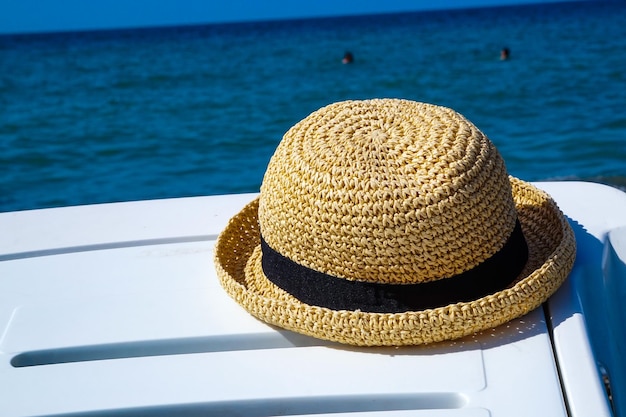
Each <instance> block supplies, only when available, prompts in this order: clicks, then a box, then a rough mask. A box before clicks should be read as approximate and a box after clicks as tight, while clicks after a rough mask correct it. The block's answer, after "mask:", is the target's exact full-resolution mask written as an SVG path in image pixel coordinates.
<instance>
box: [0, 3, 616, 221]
mask: <svg viewBox="0 0 626 417" xmlns="http://www.w3.org/2000/svg"><path fill="white" fill-rule="evenodd" d="M505 46H506V47H508V48H509V49H510V51H511V57H510V59H509V60H506V61H501V60H500V59H499V53H500V50H501V48H503V47H505ZM346 50H350V51H351V52H352V53H353V54H354V57H355V61H354V63H353V64H351V65H342V64H341V58H342V56H343V54H344V51H346ZM624 51H626V3H624V2H620V1H618V2H605V1H591V2H576V3H558V4H539V5H528V6H515V7H501V8H484V9H472V10H444V11H436V12H420V13H403V14H391V15H377V16H360V17H341V18H325V19H310V20H297V21H295V20H294V21H276V22H254V23H241V24H221V25H206V26H190V27H173V28H172V27H170V28H157V29H155V28H152V29H138V30H123V31H99V32H80V33H56V34H36V35H12V36H0V109H1V111H0V211H12V210H21V209H32V208H42V207H54V206H64V205H77V204H89V203H99V202H110V201H125V200H138V199H151V198H164V197H178V196H193V195H210V194H223V193H237V192H250V191H258V189H259V186H260V184H261V181H262V177H263V173H264V171H265V167H266V165H267V162H268V160H269V158H270V157H271V155H272V153H273V151H274V149H275V147H276V145H277V144H278V142H279V141H280V139H281V137H282V135H283V134H284V132H286V131H287V129H289V127H290V126H292V125H293V124H295V123H296V122H297V121H299V120H300V119H302V118H304V117H305V116H306V115H308V114H309V113H311V112H312V111H314V110H316V109H318V108H319V107H322V106H324V105H326V104H329V103H332V102H335V101H339V100H346V99H361V98H373V97H401V98H407V99H413V100H418V101H425V102H430V103H435V104H440V105H444V106H448V107H451V108H453V109H455V110H457V111H459V112H460V113H462V114H464V115H465V116H466V117H467V118H469V119H470V120H472V121H473V122H474V123H475V124H476V125H477V126H478V127H479V128H480V129H481V130H483V131H484V132H485V133H486V134H487V135H488V136H489V137H490V138H491V140H492V141H493V142H494V143H495V144H496V146H497V147H498V148H499V150H500V152H501V153H502V155H503V156H504V159H505V161H506V163H507V168H508V170H509V172H510V173H511V174H513V175H515V176H518V177H520V178H523V179H525V180H531V181H535V180H545V179H585V180H594V181H601V182H608V183H611V184H614V185H618V186H622V187H623V186H626V53H624Z"/></svg>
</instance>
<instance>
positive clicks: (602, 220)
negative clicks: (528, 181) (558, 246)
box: [537, 182, 626, 417]
mask: <svg viewBox="0 0 626 417" xmlns="http://www.w3.org/2000/svg"><path fill="white" fill-rule="evenodd" d="M537 185H539V186H540V187H541V188H543V189H545V190H546V191H547V192H548V193H550V194H551V195H552V196H553V197H554V199H555V200H556V201H557V203H558V204H559V206H560V207H561V209H562V210H563V211H564V212H565V214H566V215H567V216H568V218H569V220H570V223H571V224H572V227H573V228H574V232H575V234H576V244H577V256H576V262H575V264H574V270H573V271H572V273H571V274H570V277H569V279H568V280H567V282H566V283H565V284H564V285H563V286H562V287H561V288H560V289H559V291H558V292H557V293H556V294H555V295H554V296H553V297H552V298H551V299H550V302H549V310H550V316H551V317H550V319H551V323H552V326H554V330H553V337H554V345H555V352H556V355H557V357H558V361H559V368H560V372H561V377H562V383H563V386H564V390H565V393H566V397H567V402H568V406H569V411H570V414H571V415H572V416H573V417H585V416H611V415H613V414H612V409H611V405H610V404H609V401H608V397H607V392H606V389H605V386H604V383H603V380H602V375H601V374H600V371H599V362H601V360H600V358H601V357H602V355H603V354H606V351H607V349H609V350H610V349H612V348H611V346H612V345H614V344H616V343H619V344H620V345H622V346H623V344H624V342H625V340H624V339H623V338H622V339H621V341H618V340H616V339H615V338H614V337H612V335H611V334H610V333H611V331H610V326H611V325H607V324H608V317H609V316H608V315H609V312H608V311H607V305H608V304H607V300H608V298H609V297H611V296H614V295H615V294H614V293H613V291H612V290H611V289H610V288H607V287H606V286H605V283H604V273H603V267H604V265H605V263H604V262H605V259H603V252H604V247H605V245H606V244H607V237H608V234H609V232H610V231H611V230H613V229H616V228H619V227H621V226H624V225H626V194H625V193H623V192H621V191H619V190H617V189H615V188H611V187H608V186H603V185H598V184H591V183H581V182H563V183H541V184H537ZM622 303H623V300H622ZM620 314H621V315H622V317H624V310H623V307H622V312H621V313H620ZM594 355H595V356H594ZM611 371H613V372H614V374H615V375H617V374H620V375H621V378H622V379H623V378H624V376H626V370H625V369H624V368H621V369H620V368H616V369H612V370H611ZM613 394H614V396H617V395H620V396H621V397H622V398H624V395H626V392H614V393H613ZM622 401H624V400H622ZM620 416H621V417H624V416H626V414H624V412H622V414H620Z"/></svg>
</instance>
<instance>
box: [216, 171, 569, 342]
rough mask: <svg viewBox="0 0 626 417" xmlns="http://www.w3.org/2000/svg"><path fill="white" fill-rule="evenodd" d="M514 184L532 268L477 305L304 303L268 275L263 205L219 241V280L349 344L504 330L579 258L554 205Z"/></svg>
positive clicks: (297, 326) (263, 310)
mask: <svg viewBox="0 0 626 417" xmlns="http://www.w3.org/2000/svg"><path fill="white" fill-rule="evenodd" d="M509 178H510V182H511V187H512V190H513V199H514V201H515V206H516V209H517V213H518V218H519V220H520V223H521V225H522V230H523V233H524V236H525V238H526V242H527V244H528V249H529V256H528V262H527V263H526V266H525V267H524V270H523V271H522V272H521V274H520V275H519V277H518V278H517V279H516V280H515V281H514V282H513V283H512V284H511V285H510V286H509V287H508V288H506V289H504V290H501V291H498V292H496V293H494V294H489V295H485V296H484V297H482V298H479V299H477V300H474V301H469V302H460V303H455V304H450V305H447V306H442V307H437V308H433V309H428V310H421V311H407V312H402V313H367V312H361V311H358V310H357V311H347V310H340V311H335V310H331V309H328V308H324V307H318V306H312V305H308V304H305V303H303V302H301V301H299V300H298V299H296V298H294V297H293V296H291V295H290V294H288V293H287V292H285V291H284V290H282V289H280V288H278V287H277V286H276V285H274V284H273V283H272V282H270V281H269V280H268V279H267V278H266V277H265V275H264V274H263V270H262V268H261V249H260V234H259V225H258V220H257V212H258V203H259V200H258V198H257V199H255V200H254V201H252V202H251V203H249V204H248V205H247V206H245V207H244V208H243V209H242V210H241V211H240V212H239V213H238V214H237V215H235V216H234V217H233V218H232V219H231V220H230V221H229V223H228V225H227V226H226V228H225V230H224V231H223V232H222V233H221V234H220V236H219V237H218V239H217V243H216V247H215V265H216V269H217V275H218V277H219V279H220V282H221V284H222V286H223V287H224V289H225V290H226V292H227V293H228V294H229V295H230V296H231V297H232V298H233V299H234V300H235V301H236V302H237V303H239V304H240V305H242V306H243V307H244V308H245V309H246V310H247V311H248V312H249V313H251V314H252V315H254V316H256V317H257V318H259V319H261V320H263V321H265V322H267V323H269V324H273V325H276V326H279V327H282V328H285V329H289V330H292V331H295V332H298V333H302V334H306V335H309V336H313V337H316V338H319V339H325V340H331V341H336V342H340V343H345V344H350V345H357V346H401V345H419V344H425V343H432V342H439V341H443V340H452V339H457V338H460V337H464V336H467V335H470V334H474V333H476V332H479V331H482V330H486V329H489V328H493V327H497V326H499V325H501V324H503V323H506V322H508V321H510V320H512V319H514V318H517V317H520V316H522V315H524V314H526V313H528V312H529V311H531V310H533V309H535V308H537V307H538V306H539V305H541V304H542V303H543V302H544V301H546V300H547V299H548V298H549V297H550V296H551V295H552V294H553V293H554V292H555V291H556V290H557V289H558V288H559V286H560V285H561V284H562V283H563V281H564V280H565V279H566V278H567V276H568V274H569V272H570V270H571V268H572V265H573V263H574V259H575V256H576V241H575V238H574V232H573V231H572V228H571V227H570V225H569V223H568V221H567V219H566V218H565V216H564V215H563V213H562V212H561V211H560V209H559V208H558V206H557V205H556V203H555V202H554V200H552V198H551V197H550V196H549V195H548V194H546V193H545V192H543V191H541V190H539V189H538V188H536V187H534V186H533V185H531V184H529V183H527V182H524V181H521V180H519V179H517V178H514V177H509Z"/></svg>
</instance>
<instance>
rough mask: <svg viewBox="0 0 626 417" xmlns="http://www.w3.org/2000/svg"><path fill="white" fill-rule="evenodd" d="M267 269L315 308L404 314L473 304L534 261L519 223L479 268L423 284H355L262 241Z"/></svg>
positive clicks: (276, 280)
mask: <svg viewBox="0 0 626 417" xmlns="http://www.w3.org/2000/svg"><path fill="white" fill-rule="evenodd" d="M261 251H262V261H261V264H262V268H263V272H264V274H265V276H266V277H267V278H268V279H269V280H270V281H271V282H273V283H274V284H276V285H277V286H278V287H280V288H282V289H283V290H285V291H287V292H288V293H289V294H291V295H292V296H294V297H295V298H297V299H298V300H300V301H302V302H303V303H306V304H309V305H315V306H320V307H327V308H330V309H332V310H361V311H364V312H370V313H401V312H405V311H419V310H424V309H428V308H436V307H441V306H445V305H448V304H453V303H458V302H463V301H471V300H476V299H478V298H481V297H483V296H485V295H488V294H493V293H495V292H497V291H500V290H502V289H504V288H506V287H507V286H509V285H510V284H511V283H512V282H513V280H515V278H516V277H517V276H518V275H519V273H520V272H521V271H522V269H523V268H524V266H525V265H526V261H527V259H528V246H527V244H526V240H525V239H524V235H523V233H522V228H521V225H520V223H519V220H518V221H517V223H516V225H515V228H514V229H513V232H512V233H511V236H510V237H509V239H508V240H507V242H506V244H505V245H504V246H503V247H502V249H500V251H498V252H497V253H496V254H495V255H493V256H492V257H491V258H489V259H487V260H486V261H484V262H482V263H481V264H479V265H478V266H476V267H475V268H473V269H471V270H469V271H465V272H463V273H461V274H458V275H455V276H453V277H451V278H446V279H441V280H438V281H431V282H426V283H418V284H381V283H373V282H364V281H350V280H347V279H343V278H338V277H334V276H332V275H328V274H324V273H321V272H318V271H315V270H313V269H310V268H307V267H305V266H302V265H300V264H297V263H296V262H294V261H292V260H291V259H289V258H287V257H285V256H283V255H281V254H280V253H278V252H277V251H275V250H274V249H272V248H271V247H270V246H269V245H268V244H267V242H265V239H263V237H262V236H261Z"/></svg>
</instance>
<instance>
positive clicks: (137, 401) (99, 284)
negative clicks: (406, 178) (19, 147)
mask: <svg viewBox="0 0 626 417" xmlns="http://www.w3.org/2000/svg"><path fill="white" fill-rule="evenodd" d="M576 184H578V185H576ZM541 186H542V187H544V188H546V189H549V191H550V192H551V193H553V194H554V196H555V198H557V201H558V202H559V204H560V205H561V207H562V209H564V211H565V212H566V213H568V215H569V212H570V210H572V213H574V214H573V216H576V218H577V219H578V220H577V221H579V222H580V223H581V224H586V223H589V224H590V226H589V227H590V228H591V229H593V228H599V229H601V230H607V227H608V225H609V224H613V223H615V222H616V220H615V221H613V223H611V220H610V219H603V220H602V222H607V223H606V224H602V225H600V226H598V225H596V223H598V222H599V220H597V219H595V212H597V210H598V208H599V207H601V205H602V204H604V203H603V202H602V200H603V199H605V197H606V196H607V195H608V194H607V190H606V189H605V187H602V186H596V185H584V184H583V185H581V184H580V183H571V184H566V185H561V184H560V183H559V184H557V183H554V184H541ZM580 187H589V190H590V192H592V194H593V193H595V194H594V196H595V205H593V204H591V205H592V207H591V209H590V210H583V211H582V212H581V213H578V211H579V209H578V206H579V204H580V203H581V200H585V202H587V201H588V200H591V199H589V198H587V197H586V196H583V195H581V193H579V192H578V191H577V190H579V189H580ZM252 198H254V196H253V195H237V196H219V197H201V198H186V199H175V200H160V201H149V202H135V203H118V204H106V205H95V206H85V207H71V208H64V209H51V210H35V211H27V212H16V213H4V214H0V393H2V394H1V395H0V416H6V417H10V416H43V415H69V414H70V413H78V415H80V414H81V413H87V412H91V413H93V414H89V415H92V416H93V415H96V416H97V415H109V414H110V413H115V415H118V416H137V415H145V414H146V413H149V414H150V415H163V416H164V415H229V414H235V413H237V415H243V416H270V415H320V414H322V415H323V414H332V415H333V416H351V417H354V416H368V417H378V416H382V415H385V416H396V417H400V416H408V415H411V416H426V415H428V416H458V417H479V416H480V417H483V416H484V417H487V416H492V417H497V416H530V415H541V416H564V415H566V406H565V402H564V399H563V396H562V388H561V384H560V381H559V376H558V373H557V371H556V361H555V359H554V356H553V350H552V345H551V340H550V335H549V332H548V327H547V325H546V320H545V316H544V312H543V310H542V309H537V310H535V311H533V312H531V313H530V314H528V315H526V316H524V317H522V318H520V319H518V320H514V321H512V322H510V323H508V324H506V325H504V326H501V327H500V328H497V329H493V330H490V331H487V332H483V333H482V334H479V335H475V336H472V337H468V338H465V339H462V340H459V341H456V342H449V343H440V344H435V345H432V346H425V347H412V348H398V349H395V348H373V349H372V348H353V347H347V346H342V345H338V344H333V343H328V342H323V341H319V340H316V339H313V338H309V337H306V336H301V335H297V334H294V333H292V332H289V331H285V330H280V329H276V328H273V327H271V326H268V325H266V324H264V323H262V322H260V321H258V320H256V319H254V318H253V317H251V316H250V315H249V314H247V313H246V312H245V311H244V310H243V309H242V308H241V307H240V306H239V305H237V304H236V303H235V302H234V301H232V300H231V299H230V298H229V297H228V296H227V295H226V294H225V293H224V291H223V290H222V289H221V287H220V286H219V283H218V281H217V278H216V275H215V270H214V266H213V264H212V259H213V253H212V251H213V245H214V241H215V238H216V236H217V234H218V233H219V232H220V231H221V230H222V229H223V228H224V226H225V224H226V222H227V220H228V219H229V218H230V217H231V216H232V215H233V214H235V213H236V212H237V211H238V210H239V209H240V208H241V207H242V206H243V205H244V204H246V203H247V202H248V201H250V200H252ZM561 200H562V201H563V202H564V203H563V204H562V203H561ZM616 210H618V208H616ZM594 211H595V212H594ZM623 212H626V210H625V211H623ZM607 215H608V214H607ZM613 216H617V215H616V214H613ZM594 261H598V262H599V260H598V259H595V260H594V259H590V262H594ZM557 309H558V308H557ZM553 310H554V309H553V308H552V307H551V311H553ZM563 311H565V307H563ZM553 314H554V312H553ZM575 316H576V315H575V314H573V315H572V314H570V315H569V316H567V317H565V318H566V319H570V318H572V317H574V318H575ZM553 320H555V319H554V317H553ZM570 322H571V321H568V320H565V319H564V320H562V321H561V322H559V323H558V324H559V327H560V326H561V325H563V326H564V325H565V323H570ZM565 327H567V326H565ZM573 327H574V328H575V329H578V330H577V331H579V332H578V333H577V331H574V332H573V333H574V336H567V337H579V336H581V333H580V331H582V332H584V330H585V327H584V323H583V324H580V323H579V324H576V325H574V326H573ZM581 329H582V330H581ZM561 333H564V332H561ZM561 337H565V336H557V338H561ZM581 337H582V336H581ZM557 343H560V342H559V341H558V340H557ZM565 354H566V355H567V352H565ZM578 356H579V357H577V358H575V359H576V360H580V361H581V362H585V361H586V362H587V363H592V362H593V358H592V357H587V358H585V357H583V358H582V359H581V358H580V354H579V355H578ZM560 363H562V362H560ZM574 365H576V364H574ZM575 368H576V369H578V367H575ZM582 369H583V371H579V370H576V371H575V372H578V373H579V375H581V376H583V377H588V376H590V373H591V372H592V370H589V369H587V368H585V367H584V366H582ZM585 372H586V373H585ZM572 375H574V374H572ZM591 376H593V375H591ZM595 376H596V377H597V375H595ZM565 378H566V379H568V380H569V379H571V378H574V376H570V374H569V373H567V372H566V373H565ZM596 382H597V381H595V382H594V380H593V379H592V380H589V379H585V380H581V381H578V382H576V381H574V382H571V384H573V386H574V390H576V389H584V388H588V387H592V388H593V387H594V386H596V385H594V384H595V383H596ZM576 384H578V385H576ZM600 388H601V387H600ZM568 389H569V388H568ZM600 394H601V393H599V394H598V395H600ZM568 398H569V394H568ZM601 400H602V398H600V397H597V398H596V397H592V398H591V399H589V398H586V399H585V401H587V402H588V403H589V404H588V406H587V407H588V409H592V410H594V413H592V414H578V409H579V408H580V407H582V406H579V405H578V403H576V402H575V401H574V402H572V399H569V401H570V407H572V404H574V406H573V408H574V409H575V411H576V412H577V413H576V414H575V413H572V415H575V416H583V415H594V416H602V415H604V414H602V413H603V412H604V411H603V409H601V407H602V405H603V404H604V405H606V401H601ZM598 407H600V408H598ZM598 410H599V412H595V411H598Z"/></svg>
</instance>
